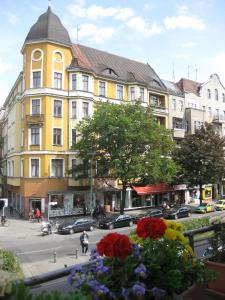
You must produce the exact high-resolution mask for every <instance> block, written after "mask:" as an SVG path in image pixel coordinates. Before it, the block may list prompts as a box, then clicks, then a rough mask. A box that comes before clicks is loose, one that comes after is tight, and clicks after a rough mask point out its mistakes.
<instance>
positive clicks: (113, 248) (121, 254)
mask: <svg viewBox="0 0 225 300" xmlns="http://www.w3.org/2000/svg"><path fill="white" fill-rule="evenodd" d="M97 251H98V253H99V254H100V255H102V256H103V255H105V256H107V257H111V258H113V257H118V258H120V259H121V260H124V259H125V258H126V257H127V255H129V254H130V253H131V242H130V240H129V238H128V236H126V235H124V234H119V233H109V234H108V235H107V236H105V237H104V238H102V239H101V241H100V242H99V243H98V244H97Z"/></svg>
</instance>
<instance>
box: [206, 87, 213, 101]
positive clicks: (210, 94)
mask: <svg viewBox="0 0 225 300" xmlns="http://www.w3.org/2000/svg"><path fill="white" fill-rule="evenodd" d="M207 98H208V99H211V98H212V92H211V89H207Z"/></svg>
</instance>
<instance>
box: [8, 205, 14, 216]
mask: <svg viewBox="0 0 225 300" xmlns="http://www.w3.org/2000/svg"><path fill="white" fill-rule="evenodd" d="M9 214H10V216H12V215H13V206H12V204H10V206H9Z"/></svg>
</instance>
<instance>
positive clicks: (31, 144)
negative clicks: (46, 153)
mask: <svg viewBox="0 0 225 300" xmlns="http://www.w3.org/2000/svg"><path fill="white" fill-rule="evenodd" d="M32 128H37V129H38V130H39V144H33V143H32V134H31V131H32ZM29 130H30V146H40V145H41V128H40V127H38V126H37V127H36V126H34V127H31V128H29Z"/></svg>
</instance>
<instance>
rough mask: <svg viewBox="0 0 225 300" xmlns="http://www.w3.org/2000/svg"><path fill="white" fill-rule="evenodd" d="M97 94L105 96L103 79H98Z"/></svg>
mask: <svg viewBox="0 0 225 300" xmlns="http://www.w3.org/2000/svg"><path fill="white" fill-rule="evenodd" d="M99 96H103V97H105V96H106V92H105V81H99Z"/></svg>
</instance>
